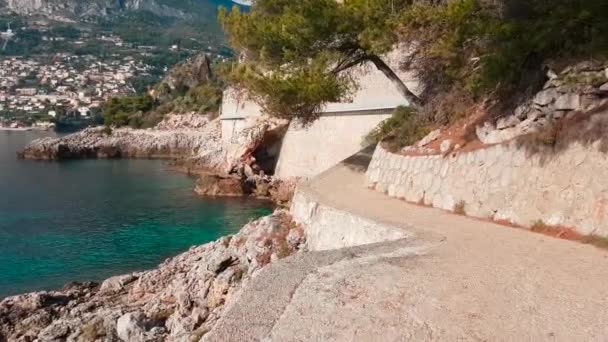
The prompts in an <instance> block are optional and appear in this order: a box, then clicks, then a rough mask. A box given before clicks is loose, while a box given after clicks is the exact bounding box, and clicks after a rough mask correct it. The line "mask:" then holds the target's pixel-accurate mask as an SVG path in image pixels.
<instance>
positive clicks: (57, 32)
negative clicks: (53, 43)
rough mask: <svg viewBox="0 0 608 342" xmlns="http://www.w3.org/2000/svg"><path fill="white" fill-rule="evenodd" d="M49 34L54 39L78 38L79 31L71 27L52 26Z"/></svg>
mask: <svg viewBox="0 0 608 342" xmlns="http://www.w3.org/2000/svg"><path fill="white" fill-rule="evenodd" d="M50 34H51V35H52V36H54V37H63V38H69V39H78V38H80V31H79V30H78V29H77V28H76V27H74V26H72V25H60V26H54V27H53V28H51V29H50Z"/></svg>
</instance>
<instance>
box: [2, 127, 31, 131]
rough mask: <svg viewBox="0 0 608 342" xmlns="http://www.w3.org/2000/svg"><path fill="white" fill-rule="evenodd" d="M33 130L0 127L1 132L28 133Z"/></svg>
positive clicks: (28, 128)
mask: <svg viewBox="0 0 608 342" xmlns="http://www.w3.org/2000/svg"><path fill="white" fill-rule="evenodd" d="M32 130H33V128H32V127H18V128H12V127H0V131H17V132H27V131H32Z"/></svg>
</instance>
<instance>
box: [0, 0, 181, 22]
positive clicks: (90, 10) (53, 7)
mask: <svg viewBox="0 0 608 342" xmlns="http://www.w3.org/2000/svg"><path fill="white" fill-rule="evenodd" d="M2 7H3V8H4V9H5V10H7V11H9V12H13V13H16V14H20V15H45V16H49V17H52V18H56V19H79V18H86V17H100V16H107V15H110V14H114V13H118V12H120V11H124V10H145V11H149V12H152V13H154V14H156V15H159V16H165V17H187V14H186V13H185V12H183V11H181V10H179V9H177V8H172V7H169V6H166V5H163V4H160V3H158V2H157V1H155V0H88V1H80V0H0V8H2Z"/></svg>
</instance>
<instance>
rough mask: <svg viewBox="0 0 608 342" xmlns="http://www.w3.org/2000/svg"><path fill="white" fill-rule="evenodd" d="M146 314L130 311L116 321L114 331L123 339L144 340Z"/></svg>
mask: <svg viewBox="0 0 608 342" xmlns="http://www.w3.org/2000/svg"><path fill="white" fill-rule="evenodd" d="M145 319H146V316H145V315H144V314H143V313H141V312H130V313H127V314H124V315H123V316H121V317H120V318H119V319H118V321H117V322H116V333H117V334H118V337H119V338H120V339H121V340H123V341H132V342H143V341H145V337H144V335H145V325H144V320H145Z"/></svg>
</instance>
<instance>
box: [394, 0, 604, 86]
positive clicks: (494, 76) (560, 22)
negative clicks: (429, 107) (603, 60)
mask: <svg viewBox="0 0 608 342" xmlns="http://www.w3.org/2000/svg"><path fill="white" fill-rule="evenodd" d="M399 25H400V34H401V39H402V40H403V41H406V42H416V46H417V47H418V50H417V52H416V53H415V55H414V56H413V57H412V60H411V61H410V62H412V63H414V64H415V65H417V66H418V67H419V68H420V70H421V77H422V79H423V80H424V81H425V82H426V84H427V85H431V88H432V89H435V90H437V88H439V91H441V90H442V89H443V87H445V86H446V85H448V86H449V85H451V84H453V83H457V84H460V85H461V86H462V87H464V88H466V89H467V90H468V91H470V92H471V93H473V94H475V95H487V94H490V93H493V92H495V91H498V92H499V93H501V94H502V93H504V94H509V93H510V92H511V91H513V90H515V89H518V90H521V88H526V87H530V86H535V85H536V84H535V82H531V80H534V79H536V78H537V77H538V76H541V77H542V71H543V70H542V67H543V66H544V65H546V64H548V63H551V62H555V61H559V59H561V58H577V57H584V58H591V57H606V56H607V55H608V36H606V34H605V32H606V30H608V2H606V1H596V0H552V1H547V0H511V1H507V0H499V1H484V0H456V1H450V2H448V3H447V4H445V2H443V3H442V4H439V5H437V4H429V3H428V2H419V3H416V4H414V5H412V6H410V7H408V8H406V9H405V10H404V11H403V12H402V13H401V16H400V18H399Z"/></svg>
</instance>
